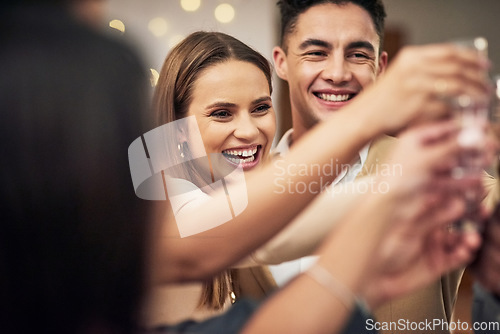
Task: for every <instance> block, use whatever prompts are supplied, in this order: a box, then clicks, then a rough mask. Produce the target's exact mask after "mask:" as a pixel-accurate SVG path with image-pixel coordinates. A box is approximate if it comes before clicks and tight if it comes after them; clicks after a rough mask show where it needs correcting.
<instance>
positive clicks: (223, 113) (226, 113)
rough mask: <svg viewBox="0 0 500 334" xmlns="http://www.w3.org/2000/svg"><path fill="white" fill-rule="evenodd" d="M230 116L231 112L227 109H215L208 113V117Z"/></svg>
mask: <svg viewBox="0 0 500 334" xmlns="http://www.w3.org/2000/svg"><path fill="white" fill-rule="evenodd" d="M230 116H231V113H230V112H229V111H227V110H217V111H214V112H212V113H211V114H210V117H215V118H229V117H230Z"/></svg>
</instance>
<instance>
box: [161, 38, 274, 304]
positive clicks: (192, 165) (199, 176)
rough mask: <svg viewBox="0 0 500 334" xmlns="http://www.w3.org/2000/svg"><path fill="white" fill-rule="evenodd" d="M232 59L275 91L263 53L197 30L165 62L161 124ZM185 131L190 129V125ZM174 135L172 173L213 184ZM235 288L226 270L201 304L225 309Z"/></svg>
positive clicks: (179, 113)
mask: <svg viewBox="0 0 500 334" xmlns="http://www.w3.org/2000/svg"><path fill="white" fill-rule="evenodd" d="M229 60H238V61H244V62H248V63H251V64H254V65H255V66H257V67H258V68H259V69H260V70H261V71H262V72H263V73H264V75H265V76H266V79H267V81H268V83H269V91H270V92H272V83H271V66H270V64H269V62H268V61H267V59H266V58H265V57H263V56H262V55H261V54H260V53H258V52H257V51H255V50H253V49H252V48H251V47H249V46H248V45H246V44H244V43H242V42H241V41H239V40H238V39H236V38H234V37H232V36H229V35H226V34H224V33H220V32H204V31H199V32H195V33H192V34H191V35H189V36H188V37H186V38H185V39H184V40H183V41H182V42H180V43H179V44H178V45H177V46H175V47H174V48H173V49H172V50H171V52H170V53H169V55H168V56H167V58H166V59H165V62H164V63H163V67H162V70H161V72H160V77H159V80H158V84H157V86H156V90H155V94H154V99H153V107H154V109H155V112H156V114H157V120H158V123H159V124H158V125H163V124H166V123H169V122H173V121H176V120H179V119H182V118H184V117H186V114H187V112H188V109H189V105H190V104H191V101H192V96H193V89H194V86H195V83H196V80H197V79H198V78H199V76H200V75H201V73H202V72H203V71H204V70H205V69H207V68H210V67H211V66H214V65H216V64H220V63H223V62H226V61H229ZM181 130H182V131H186V132H187V131H188V129H186V128H184V129H181ZM188 135H189V134H188ZM171 136H172V137H171V138H168V139H167V143H166V144H167V146H168V147H167V150H168V152H169V159H174V160H175V159H177V163H174V165H175V166H174V167H172V168H171V171H169V174H170V175H171V176H175V177H180V178H184V179H187V180H190V181H192V182H194V183H195V184H196V185H198V186H200V185H206V184H209V183H210V182H211V181H209V180H207V177H206V176H204V175H203V171H202V170H201V168H200V166H199V164H198V163H197V162H195V161H188V160H190V156H189V155H190V149H189V145H184V144H183V143H180V142H179V139H178V137H176V134H175V133H174V134H173V135H171ZM186 146H187V147H186ZM181 153H182V155H184V156H183V157H181V155H180V154H181ZM186 155H187V156H186ZM231 289H232V291H233V292H234V293H235V294H237V292H238V290H239V289H238V283H237V279H236V275H234V274H231V270H226V271H224V272H222V273H221V274H219V275H218V276H216V277H215V278H213V279H212V280H210V281H207V282H205V283H204V290H203V291H204V293H203V296H202V298H201V300H200V305H203V306H207V307H210V308H213V309H221V308H222V307H223V306H224V303H225V301H227V300H228V297H229V291H230V290H231Z"/></svg>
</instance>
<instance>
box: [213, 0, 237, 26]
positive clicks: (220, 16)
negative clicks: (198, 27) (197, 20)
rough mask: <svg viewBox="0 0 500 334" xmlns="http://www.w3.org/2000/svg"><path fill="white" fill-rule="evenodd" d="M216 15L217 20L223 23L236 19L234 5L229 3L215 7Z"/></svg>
mask: <svg viewBox="0 0 500 334" xmlns="http://www.w3.org/2000/svg"><path fill="white" fill-rule="evenodd" d="M214 15H215V18H216V19H217V21H219V22H221V23H229V22H231V21H232V20H233V19H234V15H235V11H234V7H233V6H231V5H230V4H227V3H223V4H220V5H218V6H217V8H215V12H214Z"/></svg>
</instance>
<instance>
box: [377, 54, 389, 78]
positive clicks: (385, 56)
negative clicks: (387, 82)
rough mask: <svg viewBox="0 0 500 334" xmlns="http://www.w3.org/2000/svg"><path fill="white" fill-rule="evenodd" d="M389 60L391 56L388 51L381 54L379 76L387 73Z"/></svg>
mask: <svg viewBox="0 0 500 334" xmlns="http://www.w3.org/2000/svg"><path fill="white" fill-rule="evenodd" d="M388 59H389V55H388V54H387V52H386V51H382V53H381V54H380V57H379V59H378V73H377V75H380V74H382V73H384V72H385V69H386V68H387V62H388Z"/></svg>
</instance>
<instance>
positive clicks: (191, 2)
mask: <svg viewBox="0 0 500 334" xmlns="http://www.w3.org/2000/svg"><path fill="white" fill-rule="evenodd" d="M200 5H201V0H181V7H182V9H184V10H185V11H186V12H194V11H196V10H198V8H200Z"/></svg>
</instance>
